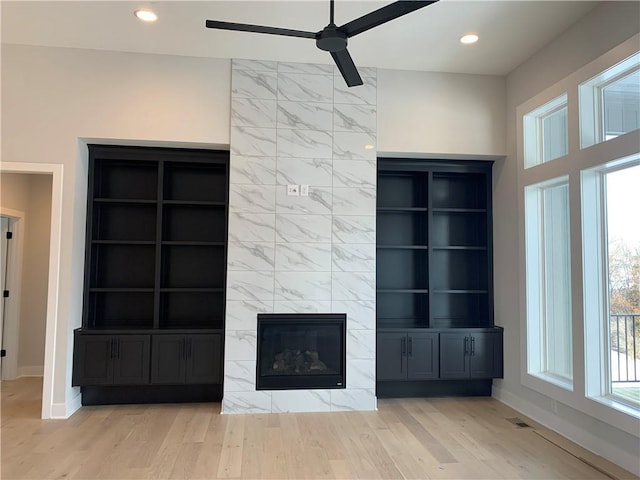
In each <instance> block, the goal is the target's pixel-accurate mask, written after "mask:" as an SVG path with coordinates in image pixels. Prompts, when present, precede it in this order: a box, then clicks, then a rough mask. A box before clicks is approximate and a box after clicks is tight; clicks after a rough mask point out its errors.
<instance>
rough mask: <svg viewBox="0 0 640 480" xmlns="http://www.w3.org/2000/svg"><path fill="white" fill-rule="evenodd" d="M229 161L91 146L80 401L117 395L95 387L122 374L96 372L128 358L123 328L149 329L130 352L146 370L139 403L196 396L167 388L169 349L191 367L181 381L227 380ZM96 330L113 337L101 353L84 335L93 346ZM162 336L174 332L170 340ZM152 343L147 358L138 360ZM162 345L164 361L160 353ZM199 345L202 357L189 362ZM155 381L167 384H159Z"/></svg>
mask: <svg viewBox="0 0 640 480" xmlns="http://www.w3.org/2000/svg"><path fill="white" fill-rule="evenodd" d="M228 168H229V153H228V152H224V151H211V150H193V149H169V148H146V147H119V146H104V145H90V146H89V183H88V204H87V238H86V263H85V266H86V268H85V289H84V310H83V327H82V328H81V329H79V330H77V331H76V340H75V342H76V345H75V358H74V375H73V378H74V385H80V386H82V387H83V400H87V402H88V403H102V401H103V400H105V401H107V402H108V401H118V398H120V396H118V395H116V394H114V392H115V391H116V389H115V388H113V389H111V390H109V391H108V392H105V391H104V388H102V387H101V388H102V390H100V389H98V390H96V389H97V388H98V387H97V385H110V386H113V387H116V386H118V385H120V384H121V382H119V381H109V382H107V383H106V384H105V383H104V382H102V381H100V380H96V379H97V378H98V379H99V377H100V375H97V372H98V373H99V372H100V371H102V372H103V373H104V374H105V375H107V376H108V371H109V370H110V369H112V368H113V367H114V365H115V364H116V363H119V364H120V363H123V362H122V359H119V358H118V355H119V354H120V348H119V344H120V343H122V341H123V340H126V339H127V338H128V337H126V335H127V334H131V335H137V336H140V335H142V336H143V337H144V335H145V334H147V335H149V336H150V337H149V339H148V341H147V342H146V343H145V342H142V343H145V345H147V343H148V346H145V347H144V349H140V350H139V351H137V353H136V354H135V355H129V357H130V358H129V359H128V362H129V363H131V362H138V367H140V366H144V369H145V371H146V373H140V372H138V374H137V375H136V376H135V378H136V385H140V386H141V387H142V386H144V388H145V389H146V391H147V392H148V393H150V394H149V395H145V394H144V392H143V393H142V394H140V392H138V393H137V394H136V396H135V398H137V399H140V401H143V400H145V398H147V397H148V400H147V401H154V400H157V401H163V400H167V401H173V400H175V399H176V398H178V399H180V398H185V399H189V398H190V397H189V395H188V392H187V393H185V392H184V391H183V392H182V393H180V394H175V392H169V394H167V393H166V385H167V384H171V383H172V381H168V380H166V379H165V380H162V375H163V370H162V368H160V367H159V366H162V365H165V366H166V365H168V364H170V363H171V361H169V362H167V360H166V355H167V354H168V352H170V353H172V354H173V355H174V356H175V357H176V358H175V359H174V361H173V364H175V365H182V364H184V365H187V366H188V368H189V369H191V370H190V371H191V374H190V375H187V376H186V377H185V376H183V377H184V381H182V382H178V384H180V385H181V384H183V383H186V384H189V383H193V382H190V381H189V379H195V380H196V381H198V382H200V381H201V380H202V379H207V381H206V382H205V383H206V384H221V382H222V376H221V372H222V369H221V363H222V332H223V328H224V304H225V279H226V255H227V244H226V239H227V217H228V214H227V210H228V178H229V173H228ZM96 334H102V335H105V338H107V336H109V337H110V340H109V342H108V343H109V345H112V346H110V347H109V348H106V347H105V348H106V350H105V352H106V353H104V355H101V354H100V355H97V357H96V354H95V352H93V353H92V352H89V351H88V350H87V348H88V347H87V346H86V342H87V341H90V342H91V343H92V344H94V346H95V343H96V342H98V341H99V339H98V338H97V337H95V335H96ZM162 335H166V336H167V337H166V338H167V339H169V337H168V336H169V335H171V341H172V343H171V342H169V343H167V342H163V341H162V340H161V339H162V338H165V337H160V336H162ZM176 335H177V337H176ZM197 335H201V337H198V336H197ZM142 343H140V345H142ZM130 344H131V345H138V344H136V343H134V342H132V343H130ZM105 345H106V344H105ZM158 345H172V346H175V347H176V348H174V349H171V348H165V349H164V350H160V348H159V347H158ZM193 345H197V348H193ZM154 346H155V347H154ZM207 346H209V347H211V350H212V351H211V352H208V351H207V350H206V348H207ZM147 347H148V348H147ZM130 350H131V349H130ZM147 350H148V351H149V354H150V355H151V358H150V359H148V358H146V359H141V358H140V357H141V356H142V355H143V353H144V352H147ZM161 352H162V355H164V357H165V360H164V361H162V362H161V361H160V360H159V359H158V358H156V357H157V356H158V355H160V354H161ZM193 352H197V356H198V358H199V359H200V360H202V359H206V360H207V361H206V363H204V364H203V363H201V362H193V361H191V360H190V357H189V355H190V354H192V353H193ZM158 368H160V369H159V370H158ZM96 369H97V370H96ZM150 369H154V370H153V375H151V372H150ZM194 369H195V370H194ZM198 369H200V371H199V370H198ZM93 370H95V371H93ZM89 371H91V373H90V374H89V373H88V372H89ZM168 374H170V376H171V378H178V376H176V375H175V372H168ZM167 378H169V377H167ZM96 382H97V383H96ZM129 383H131V382H129ZM155 384H158V385H163V387H162V388H161V389H155V390H154V388H153V386H154V385H155ZM197 385H198V386H199V387H202V385H201V384H200V383H198V384H197ZM183 390H184V389H183ZM192 390H193V391H194V392H199V393H202V391H204V390H206V389H203V388H194V389H192ZM209 391H213V390H211V389H209ZM85 393H87V394H86V395H85ZM201 397H202V395H199V397H198V398H201ZM123 401H127V399H126V398H124V399H123Z"/></svg>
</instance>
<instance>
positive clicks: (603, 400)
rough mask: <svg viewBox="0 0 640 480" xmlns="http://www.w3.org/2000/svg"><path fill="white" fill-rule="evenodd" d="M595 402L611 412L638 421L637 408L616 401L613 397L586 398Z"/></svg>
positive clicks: (639, 411)
mask: <svg viewBox="0 0 640 480" xmlns="http://www.w3.org/2000/svg"><path fill="white" fill-rule="evenodd" d="M587 398H589V399H591V400H593V401H595V402H598V403H600V404H602V405H604V406H606V407H609V408H611V409H613V410H617V411H619V412H621V413H624V414H626V415H629V416H632V417H635V418H638V419H640V409H639V408H637V407H632V406H631V405H629V404H628V403H624V402H620V401H618V400H617V399H616V398H615V397H614V396H611V395H603V396H593V397H587Z"/></svg>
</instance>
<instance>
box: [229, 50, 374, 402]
mask: <svg viewBox="0 0 640 480" xmlns="http://www.w3.org/2000/svg"><path fill="white" fill-rule="evenodd" d="M359 71H360V74H361V76H362V78H363V80H364V85H362V86H360V87H354V88H348V87H346V85H345V83H344V80H343V78H342V77H341V76H340V73H339V72H338V71H337V69H336V68H335V66H334V65H331V64H327V65H317V64H298V63H288V62H264V61H254V60H234V61H233V63H232V82H231V86H232V87H231V88H232V91H231V153H232V155H231V165H230V169H231V174H230V194H229V230H228V241H229V251H228V258H227V300H226V324H225V338H226V340H225V341H226V343H225V380H224V399H223V412H224V413H270V412H304V411H310V412H311V411H313V412H319V411H325V412H328V411H344V410H373V409H375V408H376V398H375V368H376V365H375V352H376V348H375V347H376V345H375V342H376V340H375V338H376V335H375V326H376V319H375V310H376V304H375V302H376V300H375V281H376V278H375V275H376V274H375V261H376V210H375V197H376V175H377V172H376V151H375V145H376V124H377V121H376V109H377V106H376V98H377V93H376V90H377V82H376V77H377V72H376V70H375V69H370V68H364V67H361V68H359ZM291 184H294V185H301V184H305V185H308V186H309V195H308V196H289V195H287V185H291ZM272 312H279V313H346V314H347V339H346V340H347V352H346V353H347V354H346V357H347V388H346V389H340V390H328V389H327V390H324V389H320V390H291V391H256V390H255V376H256V375H255V373H256V372H255V368H256V346H257V341H258V339H257V332H256V330H257V315H258V314H260V313H272Z"/></svg>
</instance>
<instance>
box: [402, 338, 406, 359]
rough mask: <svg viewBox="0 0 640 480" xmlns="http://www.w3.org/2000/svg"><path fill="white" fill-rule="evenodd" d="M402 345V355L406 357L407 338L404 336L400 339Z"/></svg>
mask: <svg viewBox="0 0 640 480" xmlns="http://www.w3.org/2000/svg"><path fill="white" fill-rule="evenodd" d="M400 345H401V346H400V348H401V351H402V356H403V357H404V356H405V355H406V354H407V339H406V338H403V339H402V340H401V341H400Z"/></svg>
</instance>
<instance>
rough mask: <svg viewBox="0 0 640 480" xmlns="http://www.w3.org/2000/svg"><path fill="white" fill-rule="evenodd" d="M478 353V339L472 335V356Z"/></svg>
mask: <svg viewBox="0 0 640 480" xmlns="http://www.w3.org/2000/svg"><path fill="white" fill-rule="evenodd" d="M475 354H476V339H475V338H474V337H471V356H473V355H475Z"/></svg>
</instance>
